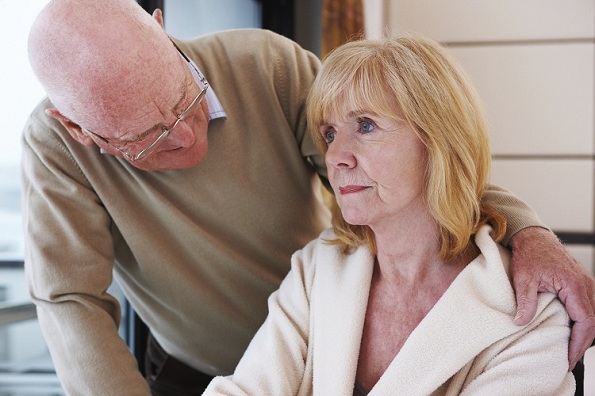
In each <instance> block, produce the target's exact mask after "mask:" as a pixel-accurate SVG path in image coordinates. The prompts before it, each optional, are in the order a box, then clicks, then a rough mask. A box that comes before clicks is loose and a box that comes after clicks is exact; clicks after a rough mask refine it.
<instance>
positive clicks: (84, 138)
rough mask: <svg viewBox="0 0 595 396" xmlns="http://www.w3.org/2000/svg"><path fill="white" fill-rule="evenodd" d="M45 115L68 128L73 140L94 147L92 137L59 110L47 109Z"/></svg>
mask: <svg viewBox="0 0 595 396" xmlns="http://www.w3.org/2000/svg"><path fill="white" fill-rule="evenodd" d="M45 114H47V115H48V116H50V117H52V118H54V119H55V120H57V121H59V122H60V124H62V125H63V126H64V128H66V130H67V131H68V133H69V134H70V136H72V137H73V139H74V140H76V141H77V142H79V143H81V144H83V145H85V146H91V145H93V143H95V142H94V141H93V139H91V136H89V135H88V134H86V133H85V132H83V130H82V129H81V127H80V126H79V125H78V124H77V123H75V122H73V121H71V120H70V119H69V118H68V117H66V116H64V115H63V114H62V113H60V111H59V110H58V109H55V108H51V109H46V110H45Z"/></svg>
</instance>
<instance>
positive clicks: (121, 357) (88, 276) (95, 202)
mask: <svg viewBox="0 0 595 396" xmlns="http://www.w3.org/2000/svg"><path fill="white" fill-rule="evenodd" d="M44 117H45V115H43V110H42V109H41V110H40V109H39V108H38V110H37V114H36V115H35V116H33V119H32V120H31V121H30V122H29V124H28V125H27V127H26V130H25V134H24V144H23V157H22V171H23V215H24V228H25V238H26V239H25V240H26V251H25V272H26V275H27V280H28V283H29V288H30V292H31V296H32V299H33V301H34V302H35V304H36V306H37V312H38V318H39V323H40V326H41V328H42V331H43V334H44V337H45V339H46V342H47V344H48V347H49V349H50V352H51V355H52V359H53V361H54V365H55V368H56V372H57V374H58V377H59V378H60V381H61V382H62V386H63V388H64V390H65V391H66V392H67V393H68V394H77V395H89V394H119V393H122V392H125V393H126V394H129V395H149V394H150V393H149V389H148V386H147V384H146V381H144V378H143V377H142V375H141V374H140V372H139V370H138V366H137V363H136V360H135V359H134V357H133V356H132V355H131V354H130V351H129V349H128V347H127V346H126V344H125V343H124V341H123V340H122V339H121V338H120V337H119V335H118V325H119V321H120V307H119V304H118V301H117V299H116V298H114V297H113V296H110V295H108V294H107V293H106V290H107V288H108V287H109V285H110V284H111V282H112V269H113V262H114V259H113V257H114V255H113V247H112V240H111V235H110V232H109V224H110V219H109V216H108V214H107V212H106V211H105V208H104V207H103V206H102V205H101V203H100V202H99V199H98V198H97V196H96V194H95V193H94V191H93V190H92V189H91V188H90V186H89V183H88V182H87V181H86V178H85V177H84V175H83V174H82V172H81V171H80V169H79V168H78V167H77V166H76V164H75V163H74V161H73V160H72V158H71V157H70V155H69V153H68V149H67V148H66V147H65V142H63V141H61V140H60V138H59V137H58V136H59V134H60V132H58V131H57V130H56V129H57V128H58V126H57V123H55V122H48V121H47V119H45V118H44ZM54 124H55V125H54ZM52 129H54V130H52ZM64 134H66V132H64ZM73 144H78V143H76V142H73ZM80 147H81V148H83V146H80ZM124 390H125V391H124Z"/></svg>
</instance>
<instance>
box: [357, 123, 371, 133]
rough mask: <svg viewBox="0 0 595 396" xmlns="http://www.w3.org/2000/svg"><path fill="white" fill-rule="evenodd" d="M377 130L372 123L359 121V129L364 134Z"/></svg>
mask: <svg viewBox="0 0 595 396" xmlns="http://www.w3.org/2000/svg"><path fill="white" fill-rule="evenodd" d="M374 128H375V125H374V124H373V123H371V122H370V121H366V120H361V121H359V129H360V131H362V133H369V132H372V131H373V130H374Z"/></svg>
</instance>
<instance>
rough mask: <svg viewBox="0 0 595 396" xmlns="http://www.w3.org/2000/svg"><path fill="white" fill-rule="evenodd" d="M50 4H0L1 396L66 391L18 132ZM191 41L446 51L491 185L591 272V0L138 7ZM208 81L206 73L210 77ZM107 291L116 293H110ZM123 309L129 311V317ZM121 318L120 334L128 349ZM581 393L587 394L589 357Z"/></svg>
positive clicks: (31, 94)
mask: <svg viewBox="0 0 595 396" xmlns="http://www.w3.org/2000/svg"><path fill="white" fill-rule="evenodd" d="M47 2H48V0H0V48H1V50H2V56H1V57H0V119H1V120H2V127H0V143H1V144H0V396H8V395H15V396H16V395H18V396H26V395H61V394H63V392H62V390H61V388H60V385H59V383H58V381H57V379H56V377H55V374H54V372H53V368H52V364H51V359H50V357H49V354H48V352H47V348H46V347H45V343H44V341H43V338H42V336H41V333H40V330H39V327H38V325H37V322H36V320H35V310H34V308H33V307H32V305H31V304H30V300H29V295H28V292H27V288H26V283H25V279H24V275H23V246H24V242H23V237H22V226H21V206H20V179H19V160H20V135H21V130H22V128H23V126H24V124H25V121H26V119H27V116H28V114H29V112H30V111H31V110H32V109H33V107H34V106H35V105H36V104H37V103H38V102H39V101H40V100H41V99H42V98H43V96H44V93H43V90H42V89H41V87H40V86H39V84H38V83H37V81H36V79H35V77H34V76H33V75H32V72H31V70H30V68H29V65H28V60H27V54H26V41H27V35H28V30H29V28H30V26H31V24H32V22H33V20H34V18H35V16H36V15H37V14H38V13H39V11H40V10H41V9H42V8H43V7H44V6H45V5H46V4H47ZM138 3H139V4H141V5H142V6H143V7H144V8H145V9H146V10H148V11H149V12H151V11H152V10H153V9H154V8H156V7H159V8H161V9H163V11H164V17H165V28H166V30H167V31H168V32H169V33H170V34H172V35H173V36H176V37H179V38H189V37H193V36H196V35H202V34H207V33H210V32H213V31H217V30H223V29H233V28H244V27H253V28H265V29H270V30H273V31H276V32H278V33H280V34H283V35H285V36H287V37H289V38H292V39H294V40H296V41H297V42H298V43H300V44H301V45H302V46H303V47H305V48H307V49H309V50H311V51H312V52H314V53H315V54H316V55H318V56H320V57H323V56H324V55H325V54H326V53H327V52H328V51H329V50H331V49H332V48H334V47H335V46H337V45H339V44H341V43H342V42H344V41H346V40H347V39H349V38H350V37H352V36H353V35H354V34H356V33H358V32H360V31H361V30H362V29H364V31H365V35H366V36H368V37H379V36H381V35H383V34H385V33H390V32H400V31H412V32H418V33H422V34H425V35H427V36H429V37H431V38H433V39H435V40H438V41H440V42H442V43H444V44H445V45H447V46H448V47H449V48H450V49H451V51H452V53H453V54H454V55H455V56H456V57H457V58H458V59H459V60H460V62H461V63H462V65H463V67H464V69H465V70H466V71H467V73H468V74H469V76H470V77H471V80H472V82H473V84H474V85H475V87H476V88H477V90H478V91H479V94H480V96H481V98H482V100H483V101H484V105H485V108H486V110H487V114H488V118H489V121H490V126H491V138H492V152H493V158H494V162H493V171H492V181H493V182H494V183H496V184H498V185H500V186H503V187H506V188H507V189H509V190H511V191H513V192H514V193H515V194H517V195H518V196H519V197H520V198H522V199H523V200H525V201H526V202H527V203H528V204H529V205H530V206H531V207H532V208H533V209H534V210H535V211H536V212H537V213H538V214H539V216H540V217H541V218H542V219H543V221H544V222H545V223H546V224H547V225H548V226H550V227H551V228H552V230H554V231H555V232H556V233H557V234H558V236H559V237H560V238H561V239H562V241H563V242H565V243H566V244H567V246H568V248H569V250H570V252H571V253H572V255H573V256H574V257H575V258H576V259H577V260H579V261H580V262H581V264H582V265H583V266H584V267H585V268H586V269H587V270H588V271H589V272H590V273H591V274H594V273H595V264H594V263H595V2H594V1H593V0H523V1H518V0H483V1H481V2H480V1H475V0H453V1H449V2H440V1H431V0H416V1H406V0H277V1H275V0H175V1H173V0H151V1H142V0H138ZM207 78H208V76H207ZM113 293H114V294H116V295H117V296H119V297H120V299H121V300H122V303H123V304H124V306H126V301H125V299H124V298H123V297H122V296H121V293H120V292H119V289H118V287H117V285H113ZM124 312H125V314H128V311H127V310H125V311H124ZM128 319H130V318H127V317H125V318H124V320H123V322H122V323H123V324H122V329H121V334H122V337H123V338H125V339H127V340H129V341H130V343H132V342H133V341H132V338H133V334H134V332H133V329H131V326H132V324H131V323H132V322H131V321H130V320H128ZM585 364H586V366H587V375H586V376H585V377H586V380H585V389H584V394H586V395H595V349H594V348H591V350H590V351H589V352H588V354H587V355H586V357H585Z"/></svg>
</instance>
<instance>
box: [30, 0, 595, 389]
mask: <svg viewBox="0 0 595 396" xmlns="http://www.w3.org/2000/svg"><path fill="white" fill-rule="evenodd" d="M29 54H30V60H31V64H32V66H33V69H34V71H35V73H36V75H37V76H38V78H39V79H40V81H41V82H42V84H43V86H44V87H45V89H46V91H47V94H48V97H49V99H48V100H45V101H44V102H42V103H41V104H40V105H39V107H38V108H37V109H36V110H35V111H34V113H33V114H32V116H31V118H30V121H29V122H28V124H27V126H26V130H25V133H24V143H23V144H24V148H23V183H24V186H23V191H24V211H25V229H26V238H27V248H26V249H27V251H26V258H25V260H26V264H25V266H26V272H27V276H28V279H29V285H30V290H31V295H32V297H33V300H34V301H35V303H36V304H37V307H38V315H39V321H40V324H41V326H42V329H43V332H44V335H45V337H46V339H47V343H48V345H49V348H50V351H51V353H52V356H53V359H54V362H55V366H56V370H57V372H58V375H59V377H60V379H61V381H62V383H63V386H64V388H65V390H66V392H67V393H69V394H82V395H91V394H97V395H111V394H122V393H124V394H126V395H147V394H150V392H152V393H153V394H164V395H165V394H168V395H170V394H180V395H182V394H200V393H201V392H202V390H203V389H204V387H206V385H207V383H208V381H209V380H210V378H211V376H213V375H218V374H229V373H231V372H232V370H233V368H234V366H235V365H236V363H237V362H238V360H239V358H240V357H241V355H242V353H243V351H244V349H245V348H246V346H247V345H248V343H249V341H250V339H251V337H252V336H253V335H254V333H255V332H256V330H257V329H258V327H259V326H260V324H261V323H262V321H263V320H264V318H265V316H266V313H267V309H266V299H267V297H268V295H269V294H270V293H271V292H272V291H273V290H275V289H276V288H277V287H278V285H279V283H280V281H281V279H283V277H284V276H285V274H286V273H287V271H288V270H289V257H290V255H291V254H292V253H293V252H294V251H295V250H297V249H298V248H300V247H302V246H303V245H304V244H306V243H307V242H308V241H309V240H311V239H313V238H315V237H316V236H317V235H318V234H319V232H320V231H321V230H322V229H323V228H325V227H326V226H328V218H329V217H328V213H327V210H326V208H325V206H324V205H323V204H322V201H321V199H320V190H321V185H322V184H321V182H320V181H321V180H322V181H323V182H326V171H325V169H324V164H323V160H322V158H321V157H320V155H319V154H318V153H317V151H316V149H315V147H314V145H313V143H312V141H311V140H310V138H309V136H308V133H307V128H306V124H305V115H304V108H303V105H304V101H305V98H306V95H307V93H308V90H309V87H310V85H311V83H312V81H313V79H314V76H315V74H316V72H317V70H318V67H319V61H318V59H316V57H315V56H313V55H312V54H310V53H308V52H307V51H304V50H303V49H301V48H299V47H298V46H297V45H296V44H295V43H293V42H291V41H289V40H287V39H285V38H282V37H280V36H277V35H275V34H273V33H271V32H266V31H263V30H242V31H229V32H223V33H219V34H214V35H211V36H206V37H202V38H197V39H195V40H192V41H188V42H182V41H175V44H174V42H172V41H171V40H170V38H169V37H168V36H167V35H166V34H165V32H164V31H163V29H162V18H161V14H160V12H159V11H156V12H155V13H154V15H153V18H151V16H150V15H148V14H147V13H145V12H144V11H143V10H142V9H141V8H140V7H139V6H138V5H137V4H136V3H135V2H134V1H133V0H105V1H101V2H99V1H92V0H54V1H52V2H51V3H50V4H49V5H48V6H47V7H46V8H45V9H44V10H43V11H42V13H41V14H40V15H39V17H38V19H37V21H36V22H35V24H34V26H33V28H32V31H31V35H30V39H29ZM50 100H51V102H50ZM484 199H489V200H492V201H493V202H494V203H499V204H498V207H499V208H500V210H501V211H502V213H503V214H504V215H505V216H506V217H507V218H508V221H509V234H508V237H509V238H510V240H509V245H510V247H511V248H512V249H513V260H514V263H513V266H514V281H515V284H516V285H517V299H518V301H519V306H518V312H519V315H518V320H517V322H518V323H519V324H523V323H527V322H528V321H530V320H531V318H532V317H533V313H534V312H535V303H536V293H537V292H538V291H544V290H549V291H552V292H554V293H558V295H559V296H560V297H561V299H562V300H563V301H564V302H566V303H567V307H568V310H569V313H570V315H571V317H572V319H573V320H575V321H576V323H575V324H574V330H573V335H572V344H571V347H570V351H569V361H570V365H571V366H572V365H574V364H575V362H576V361H577V359H578V358H579V357H580V356H581V355H582V353H583V352H584V351H585V350H586V347H587V345H588V344H590V343H591V342H592V340H593V337H594V335H595V334H594V333H595V319H594V318H593V305H594V302H593V294H594V293H593V290H594V288H595V287H594V285H593V283H594V282H593V280H592V279H591V278H590V277H589V275H587V274H586V273H585V272H584V271H583V270H581V267H580V265H579V264H577V263H576V262H574V261H573V260H572V258H570V256H569V255H568V254H567V252H566V251H565V249H564V248H563V246H562V245H561V244H560V243H559V242H558V241H557V239H556V238H555V236H554V235H553V234H552V233H551V232H549V231H548V230H547V229H544V228H542V227H543V225H542V224H540V222H539V219H538V218H537V217H536V216H535V215H534V214H533V213H532V211H531V210H530V209H529V208H527V207H526V206H524V205H523V204H522V203H521V202H519V201H518V200H517V199H516V198H514V196H512V195H511V194H509V193H507V192H506V191H502V190H500V189H496V188H492V189H491V190H490V192H489V193H488V194H486V197H484ZM531 226H537V227H531ZM527 227H528V228H527ZM112 274H115V277H116V279H117V280H118V282H119V284H120V286H121V288H122V289H123V291H124V293H125V295H126V297H127V298H128V299H129V300H130V301H131V303H132V305H133V306H134V308H135V309H136V311H137V312H138V313H139V315H140V316H141V318H142V319H143V320H144V321H145V322H146V323H147V325H148V327H149V329H150V332H151V335H150V339H149V343H148V348H147V357H148V359H147V365H146V370H147V373H146V375H147V378H146V380H145V379H144V378H143V377H142V376H141V374H140V372H139V370H138V369H137V362H136V361H135V360H134V358H133V356H132V355H131V354H130V352H129V350H128V348H127V346H126V345H125V343H124V342H123V341H122V340H121V339H120V338H119V336H118V324H119V320H120V308H119V306H118V303H117V301H116V299H115V298H114V297H112V296H111V295H109V294H108V293H107V292H106V290H107V288H108V286H109V285H110V284H111V283H112ZM147 381H148V384H147Z"/></svg>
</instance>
